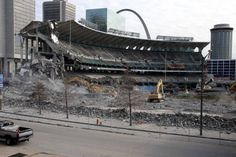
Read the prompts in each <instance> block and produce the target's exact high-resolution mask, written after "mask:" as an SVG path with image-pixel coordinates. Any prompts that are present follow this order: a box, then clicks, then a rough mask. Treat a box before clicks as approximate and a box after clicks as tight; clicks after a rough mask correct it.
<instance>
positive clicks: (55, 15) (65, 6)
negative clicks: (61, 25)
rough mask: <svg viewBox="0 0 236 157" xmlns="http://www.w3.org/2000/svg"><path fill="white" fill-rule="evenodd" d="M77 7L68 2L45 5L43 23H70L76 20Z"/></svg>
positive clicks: (56, 1) (55, 0)
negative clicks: (53, 21)
mask: <svg viewBox="0 0 236 157" xmlns="http://www.w3.org/2000/svg"><path fill="white" fill-rule="evenodd" d="M75 12H76V7H75V5H73V4H71V3H69V2H68V0H53V1H47V2H44V3H43V21H48V20H55V21H68V20H75Z"/></svg>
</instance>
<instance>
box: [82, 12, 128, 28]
mask: <svg viewBox="0 0 236 157" xmlns="http://www.w3.org/2000/svg"><path fill="white" fill-rule="evenodd" d="M86 20H87V21H89V22H92V23H94V24H96V25H97V26H98V30H100V31H104V32H107V31H108V30H109V29H110V28H113V29H118V30H125V18H124V17H123V16H121V15H119V14H117V13H116V12H113V11H111V10H109V9H107V8H99V9H87V10H86Z"/></svg>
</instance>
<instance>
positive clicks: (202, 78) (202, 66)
mask: <svg viewBox="0 0 236 157" xmlns="http://www.w3.org/2000/svg"><path fill="white" fill-rule="evenodd" d="M200 52H201V51H200ZM211 52H212V50H209V51H208V53H207V55H206V56H205V57H202V60H201V68H202V74H201V75H202V76H201V104H200V135H201V136H202V128H203V116H202V112H203V87H204V83H205V81H204V63H205V60H206V58H207V57H208V56H209V55H210V54H211Z"/></svg>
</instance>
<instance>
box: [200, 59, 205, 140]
mask: <svg viewBox="0 0 236 157" xmlns="http://www.w3.org/2000/svg"><path fill="white" fill-rule="evenodd" d="M204 61H205V58H204V57H203V56H202V59H201V69H202V75H201V104H200V136H202V106H203V86H204Z"/></svg>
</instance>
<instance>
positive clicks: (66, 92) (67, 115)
mask: <svg viewBox="0 0 236 157" xmlns="http://www.w3.org/2000/svg"><path fill="white" fill-rule="evenodd" d="M64 86H65V99H66V100H65V101H66V118H67V119H69V109H68V84H67V80H66V78H64Z"/></svg>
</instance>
